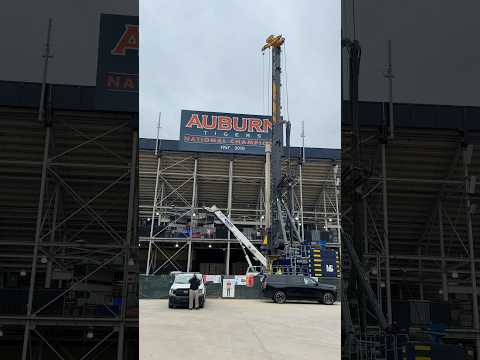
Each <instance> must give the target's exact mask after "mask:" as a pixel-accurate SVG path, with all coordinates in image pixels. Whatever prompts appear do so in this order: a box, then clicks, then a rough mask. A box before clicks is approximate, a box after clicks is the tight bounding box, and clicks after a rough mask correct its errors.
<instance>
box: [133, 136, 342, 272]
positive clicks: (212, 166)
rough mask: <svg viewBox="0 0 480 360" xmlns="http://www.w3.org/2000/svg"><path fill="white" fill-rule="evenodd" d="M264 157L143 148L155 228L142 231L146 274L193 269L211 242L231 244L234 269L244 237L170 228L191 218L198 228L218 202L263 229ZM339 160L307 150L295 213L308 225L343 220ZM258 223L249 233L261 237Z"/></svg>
mask: <svg viewBox="0 0 480 360" xmlns="http://www.w3.org/2000/svg"><path fill="white" fill-rule="evenodd" d="M144 141H145V142H146V141H148V140H144ZM162 144H165V141H162ZM332 160H334V161H333V162H332ZM335 161H336V162H335ZM264 164H265V158H264V157H262V156H245V155H221V154H208V153H197V154H193V153H188V152H179V151H171V150H168V149H167V150H166V149H161V148H160V149H158V151H155V152H154V151H152V150H148V149H143V150H142V149H141V160H140V174H139V176H140V198H141V203H140V218H141V220H142V221H143V222H144V223H148V225H147V224H146V225H147V226H148V228H149V231H148V233H144V234H143V236H140V237H139V245H140V246H148V250H147V254H146V259H145V260H146V261H145V274H146V275H152V274H159V273H161V272H166V271H167V269H170V270H187V269H191V263H192V257H193V250H194V249H195V248H197V249H199V248H200V249H205V248H207V245H210V246H212V245H215V248H222V249H223V250H224V251H225V258H224V263H225V273H227V274H229V273H231V261H230V259H231V251H232V248H235V249H239V247H238V246H237V245H238V244H237V243H238V241H237V240H236V239H235V238H233V237H231V236H230V234H229V233H228V232H227V233H225V234H223V236H221V237H218V236H211V234H205V233H201V234H197V236H194V234H193V233H190V234H188V235H187V236H186V237H179V236H173V235H169V236H165V235H164V234H165V231H167V230H168V229H170V228H172V227H173V226H176V225H177V224H178V223H180V222H182V221H183V220H185V219H188V220H189V223H190V224H191V226H192V228H195V226H196V223H198V221H200V220H203V221H205V218H204V216H205V211H204V210H203V206H205V205H208V206H211V205H213V204H216V205H217V206H218V207H219V208H221V209H222V211H224V212H225V213H226V214H227V215H228V216H229V217H230V218H232V220H233V221H234V222H235V223H236V224H237V225H238V226H245V227H250V228H252V229H255V230H257V231H258V230H259V229H260V227H261V226H262V224H263V221H264V216H265V213H264V209H263V202H264V201H263V193H264V173H265V171H264ZM336 164H338V159H328V158H323V159H321V158H319V159H308V158H307V161H306V163H302V161H299V164H298V172H297V174H296V179H295V191H294V202H295V214H294V215H295V218H296V221H298V223H299V224H301V228H302V231H304V230H303V229H304V228H305V227H309V228H311V229H319V230H320V229H323V228H325V227H326V228H328V229H338V228H339V226H338V223H339V219H340V215H339V211H338V206H339V204H340V199H339V198H340V191H339V188H338V187H339V185H340V182H339V179H338V176H339V174H338V173H337V172H339V170H338V169H339V167H338V165H337V166H336ZM335 171H337V172H335ZM213 221H214V220H213V219H212V223H213ZM302 225H303V226H302ZM257 231H252V232H251V233H249V235H250V236H249V238H250V239H251V240H252V242H253V243H255V244H258V245H260V244H261V238H260V236H259V233H258V232H257ZM172 245H173V246H172ZM329 246H332V247H337V248H338V247H339V242H338V241H335V242H332V243H331V244H329ZM207 249H208V248H207ZM185 253H186V257H187V258H186V265H184V266H183V267H182V266H180V264H177V263H176V262H175V259H177V258H179V257H180V256H181V255H182V254H184V255H185ZM184 262H185V261H184Z"/></svg>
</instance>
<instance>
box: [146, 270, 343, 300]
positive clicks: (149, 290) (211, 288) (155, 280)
mask: <svg viewBox="0 0 480 360" xmlns="http://www.w3.org/2000/svg"><path fill="white" fill-rule="evenodd" d="M224 279H231V280H232V282H233V283H234V284H235V285H234V287H235V290H234V291H233V294H234V296H232V297H234V298H236V299H259V298H262V297H263V296H262V286H261V282H260V279H259V278H258V277H255V278H254V281H253V284H252V286H247V285H245V284H243V283H242V282H240V281H239V280H240V279H244V278H242V277H238V276H237V277H235V276H231V275H229V276H228V275H217V279H216V280H217V282H211V281H207V282H206V283H205V287H206V295H207V298H221V297H222V292H223V285H222V284H223V280H224ZM171 281H172V278H171V277H170V276H169V275H150V276H145V275H140V277H139V281H138V289H139V297H140V299H167V298H168V291H169V290H170V286H171V283H172V282H171ZM319 282H320V283H323V284H332V285H336V286H337V292H338V295H337V298H338V299H340V298H341V294H340V279H336V278H329V279H327V278H325V279H319Z"/></svg>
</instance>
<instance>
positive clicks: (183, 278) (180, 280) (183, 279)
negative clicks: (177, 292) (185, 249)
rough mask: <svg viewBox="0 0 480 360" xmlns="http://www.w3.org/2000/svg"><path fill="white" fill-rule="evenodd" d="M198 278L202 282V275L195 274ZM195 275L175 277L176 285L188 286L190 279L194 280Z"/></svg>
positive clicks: (178, 275)
mask: <svg viewBox="0 0 480 360" xmlns="http://www.w3.org/2000/svg"><path fill="white" fill-rule="evenodd" d="M195 275H196V276H197V278H198V279H199V280H200V281H201V280H202V276H201V275H200V274H195ZM192 276H193V274H191V273H190V274H177V275H176V276H175V283H176V284H188V282H189V281H190V279H191V278H192Z"/></svg>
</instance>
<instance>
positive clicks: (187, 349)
mask: <svg viewBox="0 0 480 360" xmlns="http://www.w3.org/2000/svg"><path fill="white" fill-rule="evenodd" d="M340 337H341V305H340V303H336V304H334V305H320V304H317V303H308V302H305V303H300V302H295V303H286V304H274V303H273V302H271V301H268V300H239V299H207V300H206V302H205V308H203V309H199V310H188V309H169V308H168V301H167V300H157V299H156V300H140V359H141V360H157V359H158V360H160V359H181V360H190V359H191V360H204V359H205V360H207V359H208V360H217V359H218V360H220V359H222V360H226V359H228V360H243V359H245V360H256V359H259V360H260V359H261V360H269V359H275V360H283V359H285V360H287V359H288V360H297V359H298V360H301V359H309V360H311V359H322V360H330V359H331V360H334V359H335V360H338V359H340Z"/></svg>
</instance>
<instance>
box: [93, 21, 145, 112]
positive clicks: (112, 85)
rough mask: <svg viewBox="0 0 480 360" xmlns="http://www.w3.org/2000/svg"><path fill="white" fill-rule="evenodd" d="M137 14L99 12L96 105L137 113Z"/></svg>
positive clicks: (102, 108) (105, 108)
mask: <svg viewBox="0 0 480 360" xmlns="http://www.w3.org/2000/svg"><path fill="white" fill-rule="evenodd" d="M138 46H139V31H138V16H125V15H110V14H101V16H100V38H99V41H98V60H97V86H96V108H97V109H99V110H115V111H131V112H138Z"/></svg>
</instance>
